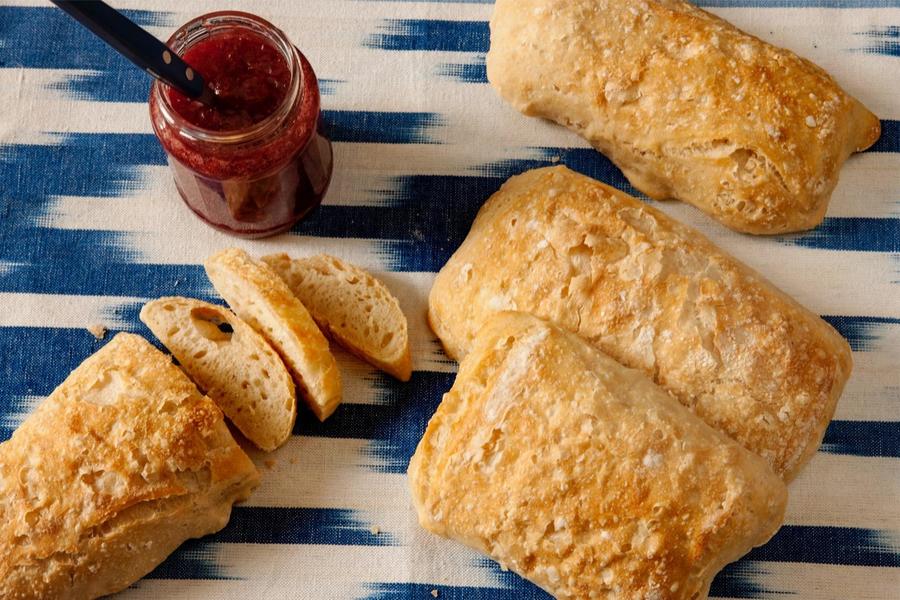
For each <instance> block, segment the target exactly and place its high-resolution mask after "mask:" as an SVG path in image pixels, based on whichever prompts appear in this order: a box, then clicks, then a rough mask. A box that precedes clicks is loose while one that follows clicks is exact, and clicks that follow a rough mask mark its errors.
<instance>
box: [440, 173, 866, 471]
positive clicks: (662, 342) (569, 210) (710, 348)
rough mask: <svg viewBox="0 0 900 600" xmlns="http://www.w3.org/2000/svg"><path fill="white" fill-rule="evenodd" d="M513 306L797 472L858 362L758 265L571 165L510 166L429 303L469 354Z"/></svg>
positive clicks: (455, 350) (456, 352)
mask: <svg viewBox="0 0 900 600" xmlns="http://www.w3.org/2000/svg"><path fill="white" fill-rule="evenodd" d="M504 309H511V310H521V311H525V312H530V313H533V314H535V315H537V316H539V317H543V318H547V319H550V320H553V321H555V322H556V323H558V324H559V325H561V326H562V327H564V328H566V329H568V330H570V331H573V332H576V333H578V334H579V335H581V336H583V337H584V338H586V339H587V340H589V341H590V342H591V343H593V344H594V345H595V346H596V347H598V348H600V349H601V350H603V351H604V352H606V353H607V354H609V355H610V356H612V357H613V358H615V359H616V360H618V361H619V362H621V363H623V364H625V365H627V366H630V367H635V368H640V369H643V370H644V372H645V373H647V374H648V375H650V376H651V377H652V378H653V380H654V381H656V382H657V383H658V384H659V385H661V386H662V387H664V388H666V389H668V390H669V391H670V392H672V393H673V394H674V395H675V397H676V398H678V400H680V401H681V403H682V404H684V405H685V406H687V407H689V408H690V409H691V410H693V411H694V413H695V414H697V415H698V416H699V417H700V418H701V419H703V420H704V421H706V422H707V423H708V424H710V425H712V426H713V427H715V428H716V429H719V430H720V431H724V432H725V433H727V434H728V435H730V436H731V437H732V438H734V439H736V440H737V441H738V442H740V443H741V444H743V445H744V446H745V447H747V448H749V449H750V450H752V451H754V452H756V453H757V454H759V455H760V456H762V457H763V458H765V459H766V460H767V461H768V462H769V464H770V465H772V467H773V468H774V470H775V471H776V472H778V473H779V474H781V475H783V476H784V477H785V478H787V479H790V478H791V477H793V475H795V474H796V473H797V471H798V470H799V469H800V468H801V467H802V466H803V464H805V463H806V462H807V460H809V458H811V457H812V455H813V454H814V453H815V451H816V448H817V447H818V445H819V443H820V442H821V440H822V436H823V435H824V433H825V427H826V426H827V425H828V422H829V420H830V419H831V416H832V414H833V413H834V409H835V405H836V403H837V400H838V398H839V397H840V394H841V391H842V390H843V387H844V383H845V382H846V380H847V378H848V377H849V375H850V369H851V367H852V359H851V355H850V347H849V345H848V344H847V342H846V341H845V340H844V339H843V338H842V337H841V336H840V335H839V334H838V333H837V332H836V331H835V330H834V329H833V328H832V327H831V326H830V325H828V324H827V323H825V322H824V321H823V320H822V319H820V318H819V317H818V316H816V315H814V314H813V313H811V312H809V311H808V310H806V309H805V308H803V307H802V306H800V305H799V304H797V302H795V301H794V300H792V299H791V298H789V297H788V296H787V295H785V294H784V293H782V292H781V291H779V290H778V289H776V288H775V287H774V286H773V285H772V284H770V283H769V282H767V281H766V280H765V279H763V277H762V276H760V275H759V274H758V273H756V272H754V271H753V270H751V269H750V268H749V267H747V266H745V265H743V264H741V263H740V262H738V261H737V260H736V259H734V258H732V257H731V256H729V255H728V254H726V253H725V252H723V251H722V250H720V249H719V248H717V247H716V246H714V245H713V244H712V243H711V242H710V241H709V240H707V239H706V238H704V237H703V235H701V234H700V233H699V232H697V231H695V230H693V229H691V228H689V227H686V226H684V225H682V224H680V223H678V222H676V221H674V220H673V219H671V218H669V217H667V216H666V215H664V214H663V213H661V212H660V211H658V210H655V209H653V208H651V207H649V206H647V205H646V204H644V203H642V202H640V201H638V200H636V199H634V198H632V197H630V196H628V195H627V194H624V193H622V192H619V191H617V190H615V189H613V188H611V187H609V186H606V185H604V184H602V183H600V182H597V181H594V180H593V179H590V178H588V177H584V176H582V175H579V174H577V173H574V172H573V171H570V170H569V169H566V168H565V167H554V168H546V169H536V170H534V171H529V172H527V173H524V174H522V175H519V176H517V177H513V178H511V179H510V180H509V181H507V182H506V183H505V184H504V186H503V187H502V188H501V189H500V191H498V192H497V193H496V194H494V195H493V196H492V197H491V198H490V200H488V201H487V203H485V205H484V206H483V207H482V209H481V211H480V212H479V214H478V217H477V218H476V219H475V223H474V224H473V225H472V229H471V231H470V232H469V235H468V237H467V238H466V240H465V242H463V244H462V246H461V247H460V248H459V249H458V250H457V251H456V253H455V254H454V255H453V257H452V258H451V259H450V260H449V261H448V263H447V264H446V265H445V266H444V268H443V269H441V272H440V273H439V274H438V276H437V278H436V280H435V283H434V287H433V288H432V290H431V295H430V298H429V313H428V314H429V322H430V323H431V326H432V328H433V329H434V331H435V333H437V335H438V337H440V339H441V341H442V342H443V344H444V346H445V348H446V349H447V352H448V354H449V355H450V356H451V357H453V358H457V359H459V358H462V357H463V356H464V355H465V353H466V352H467V351H468V349H469V348H470V347H471V345H472V341H473V339H474V338H475V335H476V334H477V332H478V330H479V329H480V327H481V326H482V325H483V323H484V322H485V321H486V320H487V318H488V316H490V315H491V314H492V313H494V312H497V311H500V310H504Z"/></svg>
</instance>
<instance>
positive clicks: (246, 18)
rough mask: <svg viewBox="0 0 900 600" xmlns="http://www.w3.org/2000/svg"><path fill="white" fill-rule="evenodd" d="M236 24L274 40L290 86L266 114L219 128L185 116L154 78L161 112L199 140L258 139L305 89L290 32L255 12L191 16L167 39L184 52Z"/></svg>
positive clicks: (276, 124)
mask: <svg viewBox="0 0 900 600" xmlns="http://www.w3.org/2000/svg"><path fill="white" fill-rule="evenodd" d="M235 27H239V28H243V29H247V30H250V31H252V32H254V33H256V34H259V35H261V36H263V37H264V38H266V39H267V40H268V41H270V42H272V43H273V45H274V46H275V48H276V49H277V50H278V51H279V52H280V53H281V54H282V56H284V59H285V60H286V61H287V64H288V67H289V68H290V72H291V79H290V86H289V88H288V93H287V94H285V97H284V99H283V100H282V101H281V104H279V105H278V107H277V108H276V109H275V110H274V111H273V112H272V114H270V115H269V116H267V117H266V118H264V119H263V120H261V121H259V122H258V123H254V124H253V125H251V126H249V127H246V128H243V129H231V130H224V131H217V130H214V129H206V128H204V127H199V126H197V125H194V124H193V123H191V122H189V121H188V120H187V119H185V118H184V117H182V116H181V115H180V114H179V113H178V111H176V110H175V108H174V107H173V106H172V104H171V102H170V101H169V95H168V94H165V93H163V89H164V88H165V84H163V83H161V82H160V81H158V80H154V82H153V89H152V92H151V93H152V94H153V95H154V96H155V99H156V102H157V106H158V107H159V112H160V114H161V116H162V117H163V118H164V119H165V120H166V121H167V122H168V123H169V125H172V126H175V127H177V128H178V130H179V132H180V133H181V134H182V135H184V136H185V137H187V138H188V139H190V140H191V141H196V142H213V143H217V144H235V143H246V142H252V141H256V140H258V139H260V138H263V137H265V136H267V135H269V134H270V133H272V132H274V131H275V130H277V129H278V127H279V126H280V125H281V124H282V123H283V122H284V120H285V119H286V118H287V116H288V115H289V114H290V113H291V110H292V108H293V107H294V106H295V105H296V104H297V102H298V101H299V100H300V98H299V95H300V94H302V93H303V69H302V68H301V65H300V59H299V57H298V56H297V49H296V48H295V47H294V45H293V44H292V43H291V41H290V40H289V39H288V37H287V35H285V33H284V32H283V31H281V30H280V29H279V28H277V27H275V26H274V25H273V24H272V23H270V22H269V21H267V20H265V19H263V18H262V17H258V16H256V15H253V14H250V13H247V12H242V11H237V10H222V11H216V12H211V13H206V14H204V15H201V16H199V17H196V18H194V19H191V20H190V21H188V22H187V23H185V24H184V25H182V26H181V27H179V28H178V29H177V30H176V31H175V33H173V34H172V35H171V36H170V37H169V39H168V40H167V42H166V45H167V46H169V48H171V49H172V50H173V51H174V52H175V53H176V54H178V55H179V56H182V55H183V54H184V53H185V52H186V51H187V50H188V49H189V48H190V47H191V46H193V45H194V44H196V43H197V42H199V41H201V40H205V39H208V38H209V37H211V36H213V35H216V34H217V33H219V32H221V31H225V30H230V29H234V28H235Z"/></svg>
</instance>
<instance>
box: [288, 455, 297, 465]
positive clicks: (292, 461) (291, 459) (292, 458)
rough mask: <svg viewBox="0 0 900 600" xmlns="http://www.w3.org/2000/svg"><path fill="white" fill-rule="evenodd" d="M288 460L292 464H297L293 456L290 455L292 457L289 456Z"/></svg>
mask: <svg viewBox="0 0 900 600" xmlns="http://www.w3.org/2000/svg"><path fill="white" fill-rule="evenodd" d="M288 462H289V463H291V464H292V465H296V464H297V459H296V458H294V457H293V456H292V457H290V458H289V459H288Z"/></svg>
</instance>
